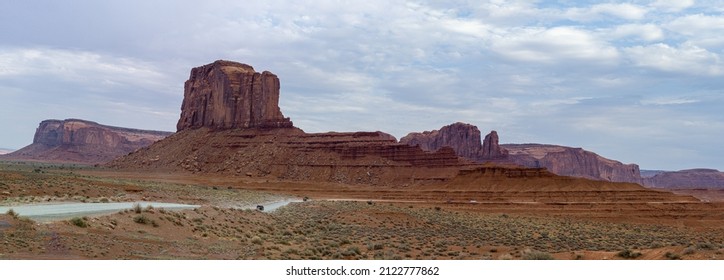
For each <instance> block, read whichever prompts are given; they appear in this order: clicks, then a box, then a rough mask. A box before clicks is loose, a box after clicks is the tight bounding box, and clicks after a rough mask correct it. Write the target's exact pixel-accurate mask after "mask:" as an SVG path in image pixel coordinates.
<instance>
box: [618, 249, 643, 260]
mask: <svg viewBox="0 0 724 280" xmlns="http://www.w3.org/2000/svg"><path fill="white" fill-rule="evenodd" d="M616 255H617V256H619V257H622V258H624V259H635V258H638V257H640V256H641V253H640V252H634V251H631V250H629V249H625V250H623V251H621V252H618V254H616Z"/></svg>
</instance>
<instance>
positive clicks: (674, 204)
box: [0, 162, 724, 260]
mask: <svg viewBox="0 0 724 280" xmlns="http://www.w3.org/2000/svg"><path fill="white" fill-rule="evenodd" d="M541 188H551V187H550V186H542V187H541ZM556 192H558V191H552V192H549V193H545V195H548V197H547V198H544V199H540V197H539V196H541V195H544V193H541V192H540V191H536V192H530V191H529V190H525V189H520V190H516V191H515V192H501V191H495V190H491V189H484V190H483V189H475V188H470V187H461V188H455V187H450V186H448V187H447V188H439V187H434V186H392V187H388V186H385V187H381V186H368V185H349V184H342V183H331V182H300V181H285V180H279V179H273V178H255V177H249V176H222V177H219V176H212V175H201V174H191V173H176V174H174V173H148V172H143V171H135V172H121V171H116V170H112V169H106V168H99V167H92V166H80V165H68V164H43V163H33V162H24V163H18V162H3V163H1V164H0V206H13V205H22V204H31V203H32V204H41V203H43V204H49V203H63V202H83V203H108V202H131V201H159V202H172V203H184V204H195V205H201V207H199V208H196V209H193V210H182V211H168V210H165V209H160V208H159V209H156V208H140V207H138V208H136V209H129V210H123V211H119V212H117V213H114V214H110V215H102V216H95V215H92V216H82V217H76V218H73V219H67V220H60V221H55V222H43V223H39V222H36V221H33V220H31V219H28V218H24V217H22V216H17V215H13V213H2V214H0V237H2V239H1V240H2V241H1V242H0V259H478V260H480V259H485V260H508V259H510V260H520V259H574V260H575V259H582V260H591V259H594V260H601V259H698V260H703V259H719V260H720V259H724V211H722V210H724V203H723V202H722V197H721V196H718V194H717V193H711V192H703V194H702V193H701V191H700V194H699V195H705V196H706V200H707V201H708V202H702V201H700V200H703V199H701V198H700V199H696V198H694V197H696V196H697V193H688V194H687V196H681V200H676V199H675V200H672V199H666V200H663V201H662V200H658V199H656V198H655V197H654V196H652V199H651V201H647V200H646V198H644V199H633V200H631V201H630V202H626V201H625V200H624V201H621V200H620V199H619V200H616V201H611V202H606V201H605V200H603V201H602V200H596V201H591V200H589V199H586V197H587V196H591V195H604V196H605V195H608V194H606V193H600V194H596V193H593V194H591V193H589V192H585V193H579V194H578V195H580V196H576V195H573V196H571V195H566V196H561V195H551V193H556ZM526 194H527V195H526ZM532 195H535V196H536V197H537V198H536V199H526V197H528V198H529V197H531V196H532ZM634 195H635V194H634ZM647 195H649V196H650V195H651V194H647ZM691 195H694V196H691ZM562 197H565V199H561V198H562ZM288 198H297V199H299V200H305V201H304V202H296V203H290V204H289V205H287V206H285V207H282V208H279V209H278V210H275V211H272V212H262V211H257V210H251V209H245V207H248V206H250V205H251V206H253V205H257V204H261V203H265V202H270V201H276V200H282V199H288Z"/></svg>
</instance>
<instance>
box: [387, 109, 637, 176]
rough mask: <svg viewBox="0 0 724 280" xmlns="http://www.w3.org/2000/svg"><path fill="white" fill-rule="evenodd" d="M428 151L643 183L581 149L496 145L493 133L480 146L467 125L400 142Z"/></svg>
mask: <svg viewBox="0 0 724 280" xmlns="http://www.w3.org/2000/svg"><path fill="white" fill-rule="evenodd" d="M400 143H404V144H407V145H412V146H420V148H422V149H424V150H427V151H435V150H438V149H440V148H442V147H446V146H447V147H451V148H452V149H453V150H455V152H456V154H457V155H458V156H461V157H464V158H467V159H470V160H473V161H476V162H494V163H496V164H515V165H519V166H524V167H529V168H546V169H548V170H549V171H550V172H553V173H555V174H557V175H563V176H573V177H581V178H587V179H593V180H604V181H612V182H629V183H638V184H641V183H642V179H641V176H640V174H639V167H638V165H635V164H623V163H621V162H618V161H614V160H610V159H607V158H604V157H601V156H599V155H597V154H595V153H593V152H589V151H586V150H583V149H581V148H571V147H564V146H555V145H542V144H504V145H500V144H499V136H498V133H497V132H496V131H491V132H490V133H489V134H488V135H486V136H485V138H484V140H483V143H482V144H481V143H480V130H478V128H477V127H475V126H473V125H470V124H463V123H455V124H452V125H448V126H445V127H443V128H441V129H440V130H433V131H426V132H423V133H410V134H408V135H407V136H405V137H403V138H402V139H401V140H400Z"/></svg>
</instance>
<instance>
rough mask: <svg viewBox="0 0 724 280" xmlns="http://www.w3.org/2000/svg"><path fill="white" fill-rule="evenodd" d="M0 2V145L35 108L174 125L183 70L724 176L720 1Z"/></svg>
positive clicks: (313, 109) (21, 140) (34, 120)
mask: <svg viewBox="0 0 724 280" xmlns="http://www.w3.org/2000/svg"><path fill="white" fill-rule="evenodd" d="M303 2H304V3H300V1H288V2H287V1H32V0H31V1H2V2H0V10H2V11H3V16H2V17H0V34H2V37H1V38H0V128H1V129H2V131H3V132H2V135H1V136H0V147H7V148H20V147H22V146H25V145H27V144H29V143H30V142H31V141H32V136H33V133H34V130H35V128H36V126H37V125H38V123H39V122H40V121H42V120H44V119H51V118H55V119H65V118H82V119H88V120H92V121H97V122H100V123H104V124H109V125H115V126H125V127H133V128H141V129H155V130H167V131H175V125H176V121H177V120H178V116H179V114H180V106H181V101H182V99H183V82H184V81H185V80H186V79H187V78H188V74H189V71H190V69H191V68H192V67H195V66H200V65H203V64H207V63H210V62H213V61H214V60H217V59H227V60H234V61H239V62H244V63H247V64H250V65H252V66H254V67H255V69H256V70H257V71H263V70H269V71H272V72H274V73H275V74H277V75H278V76H279V77H280V79H281V84H282V91H281V95H282V96H281V101H280V106H281V108H282V112H283V113H284V114H285V115H286V116H288V117H291V119H292V121H294V123H295V125H296V126H297V127H300V128H302V129H304V130H305V131H308V132H324V131H358V130H382V131H385V132H389V133H392V134H393V135H395V136H396V137H398V138H400V137H402V136H404V135H405V134H407V133H408V132H412V131H424V130H432V129H437V128H440V127H441V126H443V125H447V124H450V123H453V122H456V121H461V122H467V123H471V124H474V125H477V126H478V127H479V128H480V129H481V130H482V131H483V132H484V133H486V132H487V131H489V130H497V131H498V133H499V134H500V135H501V141H502V142H505V143H529V142H534V143H551V144H561V145H567V146H574V147H583V148H585V149H588V150H592V151H594V152H597V153H599V154H601V155H603V156H605V157H609V158H613V159H616V160H619V161H622V162H625V163H637V164H639V165H641V167H642V168H643V169H668V170H678V169H686V168H694V167H710V168H717V169H720V170H724V160H722V158H724V146H723V145H722V142H724V141H722V140H724V114H722V111H723V110H722V109H724V61H723V59H724V57H723V56H724V53H723V50H724V15H723V14H722V13H723V12H724V5H723V4H721V1H713V0H712V1H693V0H689V1H663V0H657V1H600V2H599V1H497V0H490V1H414V2H403V1H373V0H368V1H311V2H310V1H303Z"/></svg>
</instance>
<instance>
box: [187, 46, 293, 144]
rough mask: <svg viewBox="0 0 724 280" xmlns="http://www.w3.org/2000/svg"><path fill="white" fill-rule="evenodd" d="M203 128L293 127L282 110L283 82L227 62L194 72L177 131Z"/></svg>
mask: <svg viewBox="0 0 724 280" xmlns="http://www.w3.org/2000/svg"><path fill="white" fill-rule="evenodd" d="M200 127H210V128H216V129H229V128H253V127H266V128H279V127H292V122H291V121H290V120H289V118H284V115H282V112H281V110H280V109H279V78H277V76H276V75H274V74H272V73H271V72H268V71H264V72H263V73H258V72H255V71H254V68H252V67H251V66H249V65H246V64H242V63H238V62H232V61H224V60H217V61H215V62H214V63H211V64H207V65H204V66H200V67H196V68H194V69H192V70H191V76H190V77H189V80H188V81H186V83H185V85H184V100H183V103H182V105H181V118H180V119H179V121H178V124H177V125H176V129H177V130H178V131H181V130H184V129H187V128H200Z"/></svg>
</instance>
